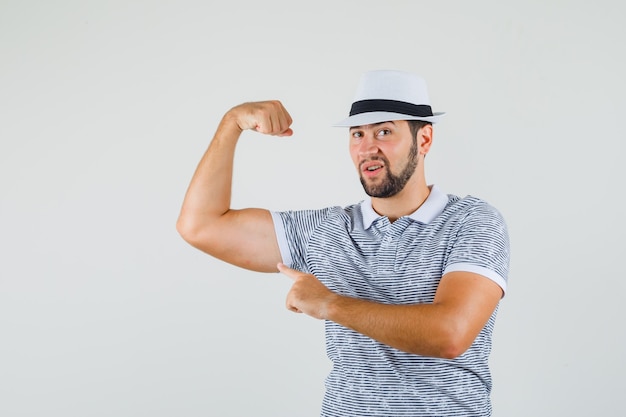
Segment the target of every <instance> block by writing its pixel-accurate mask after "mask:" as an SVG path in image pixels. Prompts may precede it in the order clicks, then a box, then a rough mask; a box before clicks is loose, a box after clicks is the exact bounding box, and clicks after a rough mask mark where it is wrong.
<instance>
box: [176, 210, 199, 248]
mask: <svg viewBox="0 0 626 417" xmlns="http://www.w3.org/2000/svg"><path fill="white" fill-rule="evenodd" d="M176 231H177V232H178V234H179V235H180V237H182V238H183V240H185V242H187V243H189V244H190V245H192V246H197V245H198V243H199V242H200V237H199V236H200V228H199V227H198V226H197V225H196V224H195V223H194V222H193V221H191V219H189V218H187V217H185V216H180V217H179V218H178V220H177V221H176Z"/></svg>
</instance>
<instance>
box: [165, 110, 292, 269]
mask: <svg viewBox="0 0 626 417" xmlns="http://www.w3.org/2000/svg"><path fill="white" fill-rule="evenodd" d="M291 123H292V119H291V116H290V115H289V113H288V112H287V110H286V109H285V108H284V106H283V105H282V104H281V103H280V102H279V101H263V102H254V103H243V104H240V105H238V106H236V107H233V108H232V109H230V110H229V111H228V112H227V113H226V114H225V115H224V117H223V118H222V120H221V122H220V124H219V126H218V128H217V131H216V132H215V136H214V137H213V140H212V141H211V144H210V145H209V148H208V149H207V151H206V152H205V154H204V156H203V157H202V159H201V160H200V163H199V164H198V167H197V168H196V171H195V173H194V175H193V178H192V180H191V183H190V184H189V188H188V189H187V193H186V195H185V199H184V201H183V205H182V208H181V211H180V215H179V217H178V221H177V223H176V229H177V230H178V232H179V233H180V235H181V236H182V237H183V239H185V240H186V241H187V242H188V243H190V244H191V245H192V246H194V247H196V248H198V249H200V250H202V251H204V252H206V253H208V254H209V255H212V256H214V257H216V258H219V259H221V260H223V261H226V262H229V263H232V264H234V265H237V266H240V267H242V268H246V269H252V270H255V271H261V272H273V271H276V264H277V262H280V251H279V249H278V243H277V241H276V236H275V234H274V225H273V222H272V218H271V215H270V213H269V211H267V210H264V209H253V208H249V209H242V210H234V209H232V208H231V207H230V203H231V187H232V177H233V159H234V155H235V148H236V145H237V141H238V140H239V137H240V135H241V132H242V131H244V130H248V129H250V130H255V131H257V132H259V133H263V134H267V135H274V136H290V135H292V134H293V131H292V130H291V128H290V126H291Z"/></svg>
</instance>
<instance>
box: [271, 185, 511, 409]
mask: <svg viewBox="0 0 626 417" xmlns="http://www.w3.org/2000/svg"><path fill="white" fill-rule="evenodd" d="M272 216H273V218H274V225H275V229H276V235H277V238H278V242H279V247H280V250H281V254H282V258H283V262H284V263H285V264H286V265H289V266H291V267H292V268H295V269H298V270H301V271H304V272H307V273H311V274H313V275H315V276H316V277H317V278H318V279H319V280H320V281H321V282H323V283H324V285H326V286H327V287H328V288H329V289H330V290H332V291H334V292H336V293H339V294H343V295H347V296H350V297H356V298H362V299H367V300H372V301H376V302H380V303H386V304H416V303H430V302H432V300H433V298H434V296H435V291H436V290H437V286H438V284H439V281H440V279H441V277H442V276H443V275H444V274H445V273H447V272H451V271H470V272H475V273H478V274H481V275H483V276H485V277H486V278H488V279H491V280H493V281H495V282H496V283H497V284H498V285H500V286H501V287H502V289H503V290H506V282H507V274H508V267H509V238H508V232H507V227H506V224H505V222H504V219H503V218H502V216H501V215H500V213H499V212H498V211H497V210H496V209H495V208H493V207H492V206H491V205H489V204H488V203H486V202H485V201H483V200H480V199H478V198H475V197H472V196H468V197H465V198H459V197H457V196H454V195H446V194H445V193H443V192H442V191H440V190H439V189H438V188H437V187H436V186H432V187H431V192H430V195H429V196H428V198H427V200H426V201H425V202H424V204H422V206H421V207H420V208H419V209H418V210H417V211H416V212H415V213H413V214H411V215H410V216H405V217H401V218H399V219H397V220H396V221H395V222H393V223H390V222H389V220H388V219H387V218H386V217H381V216H379V215H378V214H377V213H376V212H374V210H373V209H372V206H371V201H370V200H365V201H363V202H361V203H360V204H354V205H350V206H347V207H344V208H342V207H329V208H325V209H320V210H301V211H284V212H273V213H272ZM495 316H496V312H494V313H493V315H492V316H491V318H490V319H489V321H488V323H487V324H486V326H485V327H484V328H483V329H482V331H481V332H480V334H479V335H478V337H477V338H476V340H475V341H474V343H473V344H472V346H471V347H470V348H469V349H468V350H467V351H466V352H465V353H464V354H463V355H461V356H459V357H458V358H456V359H453V360H447V359H439V358H433V357H426V356H420V355H415V354H410V353H406V352H402V351H400V350H397V349H395V348H392V347H390V346H387V345H384V344H382V343H380V342H377V341H375V340H373V339H371V338H369V337H367V336H364V335H362V334H360V333H357V332H355V331H353V330H350V329H348V328H345V327H343V326H340V325H338V324H336V323H333V322H330V321H328V322H326V348H327V354H328V357H329V358H330V360H331V361H332V364H333V367H332V370H331V372H330V374H329V375H328V377H327V379H326V394H325V396H324V402H323V404H322V412H321V415H322V416H324V417H331V416H333V417H350V416H365V415H367V416H387V417H391V416H489V415H491V402H490V398H489V394H490V391H491V374H490V371H489V367H488V357H489V353H490V350H491V334H492V331H493V326H494V322H495Z"/></svg>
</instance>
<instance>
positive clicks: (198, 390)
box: [0, 0, 626, 417]
mask: <svg viewBox="0 0 626 417" xmlns="http://www.w3.org/2000/svg"><path fill="white" fill-rule="evenodd" d="M624 12H625V10H624V6H623V3H622V2H620V1H617V0H615V1H606V0H597V1H593V2H583V1H557V0H552V1H517V2H506V1H505V2H502V1H495V0H494V1H473V2H469V1H460V0H458V1H441V2H432V1H429V2H426V1H398V0H395V1H389V0H388V1H384V2H383V1H364V0H359V1H339V0H335V1H320V0H318V1H314V2H295V1H276V0H273V1H272V0H269V1H263V2H252V1H246V2H238V1H229V2H224V3H220V4H218V3H217V2H212V1H200V0H189V1H147V0H146V1H128V0H126V1H78V0H76V1H70V0H59V1H39V2H36V1H23V0H22V1H7V0H2V1H0V191H1V192H0V415H1V416H3V417H14V416H46V417H49V416H63V417H73V416H80V417H84V416H124V417H126V416H129V417H130V416H132V417H135V416H151V417H160V416H186V417H193V416H237V417H240V416H250V415H254V416H272V417H276V416H290V417H292V416H304V417H306V416H316V415H318V413H319V406H320V401H321V397H322V394H323V379H324V377H325V375H326V372H327V371H328V368H329V363H328V361H327V359H326V357H325V353H324V341H323V333H322V331H323V326H322V323H321V322H318V321H315V320H314V319H311V318H309V317H306V316H302V315H296V314H292V313H290V312H288V311H287V310H286V309H285V308H284V297H285V294H286V293H287V290H288V288H289V279H288V278H286V277H284V276H281V275H278V274H257V273H252V272H249V271H245V270H241V269H237V268H235V267H232V266H230V265H227V264H224V263H221V262H219V261H217V260H215V259H213V258H211V257H209V256H207V255H205V254H203V253H201V252H199V251H197V250H195V249H193V248H192V247H191V246H189V245H187V244H186V243H185V242H184V241H183V240H182V239H181V238H180V237H179V236H178V234H177V233H176V231H175V221H176V218H177V215H178V210H179V208H180V204H181V202H182V199H183V195H184V192H185V190H186V187H187V184H188V182H189V180H190V178H191V175H192V173H193V171H194V169H195V166H196V164H197V162H198V161H199V159H200V156H201V154H202V153H203V152H204V150H205V148H206V146H207V145H208V143H209V140H210V138H211V136H212V133H213V131H214V129H215V127H216V126H217V123H218V122H219V120H220V118H221V115H222V114H223V113H224V112H225V111H226V110H227V109H229V108H230V107H232V106H234V105H236V104H238V103H240V102H242V101H250V100H259V99H270V98H271V99H274V98H277V99H281V100H282V101H283V102H284V104H285V106H286V107H287V108H288V110H289V111H290V112H291V114H292V116H293V118H294V125H293V128H294V131H295V134H294V136H293V137H292V138H288V139H287V138H282V139H278V138H270V137H263V136H261V135H257V134H254V133H245V134H244V137H242V140H241V142H240V144H239V148H238V154H237V158H236V167H235V169H236V174H235V191H234V195H233V205H234V206H235V207H244V206H259V207H266V208H269V209H292V208H293V209H297V208H318V207H323V206H327V205H346V204H349V203H353V202H356V201H358V200H360V199H361V198H363V193H362V190H361V186H360V184H359V182H358V179H357V176H356V173H355V171H354V168H353V167H352V165H351V162H350V160H349V158H348V151H347V134H346V131H345V130H343V129H338V128H333V127H331V125H332V124H333V123H334V122H336V121H338V120H340V119H342V118H344V117H345V116H346V114H347V112H348V109H349V105H350V102H351V98H352V95H353V93H354V89H355V87H356V83H357V80H358V77H359V76H360V74H361V73H362V72H363V71H366V70H370V69H403V70H409V71H413V72H417V73H419V74H421V75H422V76H424V77H425V78H426V79H427V81H428V85H429V90H430V96H431V101H432V103H433V107H434V109H435V111H446V112H447V113H448V115H447V116H446V117H445V119H444V120H443V121H442V122H441V123H440V124H438V125H436V127H435V142H434V145H433V148H432V150H431V153H430V154H429V157H428V158H427V161H426V170H427V180H428V182H429V183H436V184H438V185H439V186H441V187H442V188H443V189H444V190H445V191H446V192H449V193H454V194H458V195H462V196H464V195H466V194H472V195H475V196H479V197H482V198H484V199H486V200H487V201H489V202H490V203H492V204H493V205H494V206H496V207H497V208H498V209H499V210H500V211H501V212H502V213H503V214H504V216H505V218H506V220H507V223H508V225H509V231H510V235H511V241H512V261H511V270H510V276H509V292H508V294H507V296H506V297H505V299H504V300H503V301H502V303H501V308H500V314H499V317H498V320H497V324H496V330H495V335H494V346H493V353H492V357H491V367H492V372H493V377H494V390H493V392H492V398H493V405H494V415H495V416H507V417H512V416H523V417H527V416H554V415H563V416H565V415H567V416H587V415H605V416H623V415H624V414H626V405H625V403H624V401H623V398H622V397H623V389H624V385H623V377H624V374H625V373H626V366H625V359H624V352H625V351H626V342H625V341H624V335H625V331H624V324H623V319H624V317H625V308H624V302H623V293H624V290H625V284H624V273H623V270H622V268H619V265H620V262H621V261H622V260H623V259H622V256H623V249H624V244H623V241H622V237H623V235H624V232H626V230H625V228H624V221H623V212H624V209H623V202H622V198H623V188H624V185H623V183H624V174H625V172H624V171H625V170H624V167H623V162H622V154H623V152H624V140H625V139H626V138H625V135H624V133H623V132H624V128H623V124H624V122H623V117H624V114H625V113H626V101H625V99H624V95H625V93H626V82H625V81H624V74H625V73H626V64H625V60H624V54H625V53H624V50H625V49H624V43H625V41H626V29H625V27H624V25H623V21H622V18H623V16H624Z"/></svg>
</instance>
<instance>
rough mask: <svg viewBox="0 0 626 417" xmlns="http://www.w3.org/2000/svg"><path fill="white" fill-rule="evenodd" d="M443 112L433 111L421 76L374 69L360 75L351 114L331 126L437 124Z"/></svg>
mask: <svg viewBox="0 0 626 417" xmlns="http://www.w3.org/2000/svg"><path fill="white" fill-rule="evenodd" d="M444 114H445V113H443V112H439V113H433V111H432V108H431V107H430V100H429V99H428V89H427V88H426V81H425V80H424V79H423V78H422V77H420V76H418V75H416V74H412V73H410V72H405V71H392V70H375V71H368V72H366V73H365V74H363V75H362V76H361V79H360V81H359V84H358V87H357V89H356V94H355V96H354V102H353V103H352V108H351V109H350V117H348V118H347V119H344V120H342V121H340V122H338V123H336V124H335V125H334V126H337V127H352V126H364V125H369V124H372V123H381V122H387V121H391V120H423V121H426V122H430V123H437V122H438V121H439V119H440V118H441V117H442V116H443V115H444Z"/></svg>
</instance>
